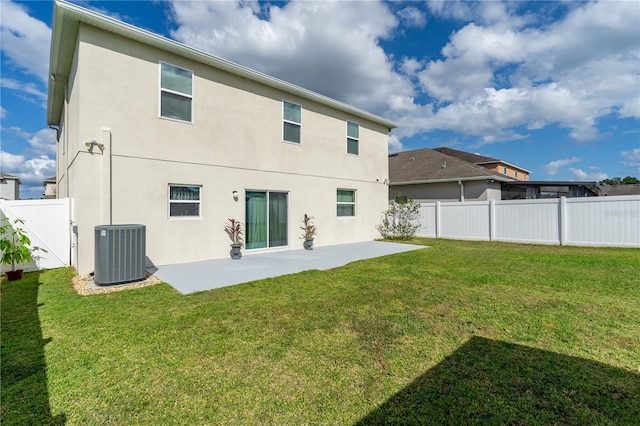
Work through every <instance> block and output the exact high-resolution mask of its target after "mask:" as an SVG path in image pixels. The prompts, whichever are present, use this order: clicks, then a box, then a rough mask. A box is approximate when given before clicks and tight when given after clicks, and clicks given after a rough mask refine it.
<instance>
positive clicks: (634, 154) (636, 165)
mask: <svg viewBox="0 0 640 426" xmlns="http://www.w3.org/2000/svg"><path fill="white" fill-rule="evenodd" d="M620 155H621V156H622V158H624V160H623V161H622V164H624V165H625V166H627V167H631V168H632V169H635V172H634V173H640V148H635V149H632V150H631V151H622V152H621V153H620Z"/></svg>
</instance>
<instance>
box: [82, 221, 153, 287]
mask: <svg viewBox="0 0 640 426" xmlns="http://www.w3.org/2000/svg"><path fill="white" fill-rule="evenodd" d="M145 234H146V229H145V226H144V225H100V226H96V227H95V249H96V250H95V271H94V276H93V281H94V282H95V283H96V284H98V285H112V284H122V283H126V282H132V281H141V280H143V279H144V278H145V277H146V270H145V260H146V253H145V247H146V235H145Z"/></svg>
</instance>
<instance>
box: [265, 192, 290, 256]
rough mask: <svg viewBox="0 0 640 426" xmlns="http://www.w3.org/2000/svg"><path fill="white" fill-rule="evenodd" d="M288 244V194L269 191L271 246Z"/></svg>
mask: <svg viewBox="0 0 640 426" xmlns="http://www.w3.org/2000/svg"><path fill="white" fill-rule="evenodd" d="M286 245H287V194H286V193H284V192H270V193H269V247H279V246H286Z"/></svg>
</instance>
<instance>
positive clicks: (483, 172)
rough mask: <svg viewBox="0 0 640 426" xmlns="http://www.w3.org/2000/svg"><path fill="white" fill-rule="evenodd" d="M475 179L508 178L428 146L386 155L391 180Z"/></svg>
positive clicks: (397, 181)
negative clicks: (387, 156)
mask: <svg viewBox="0 0 640 426" xmlns="http://www.w3.org/2000/svg"><path fill="white" fill-rule="evenodd" d="M477 179H496V180H499V181H509V180H510V179H508V178H505V177H504V176H503V175H499V174H497V173H492V172H491V171H490V170H487V169H485V168H484V167H481V166H476V165H475V164H471V163H469V162H467V161H464V160H461V159H459V158H456V157H452V156H450V155H446V154H443V153H441V152H437V151H434V150H432V149H429V148H423V149H416V150H413V151H403V152H399V153H397V154H391V155H390V156H389V180H390V181H391V184H394V183H395V184H398V183H404V182H422V181H452V180H477Z"/></svg>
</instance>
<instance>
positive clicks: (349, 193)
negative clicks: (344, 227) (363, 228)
mask: <svg viewBox="0 0 640 426" xmlns="http://www.w3.org/2000/svg"><path fill="white" fill-rule="evenodd" d="M337 195H338V204H337V206H338V216H355V215H356V191H354V190H351V189H338V194H337Z"/></svg>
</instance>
